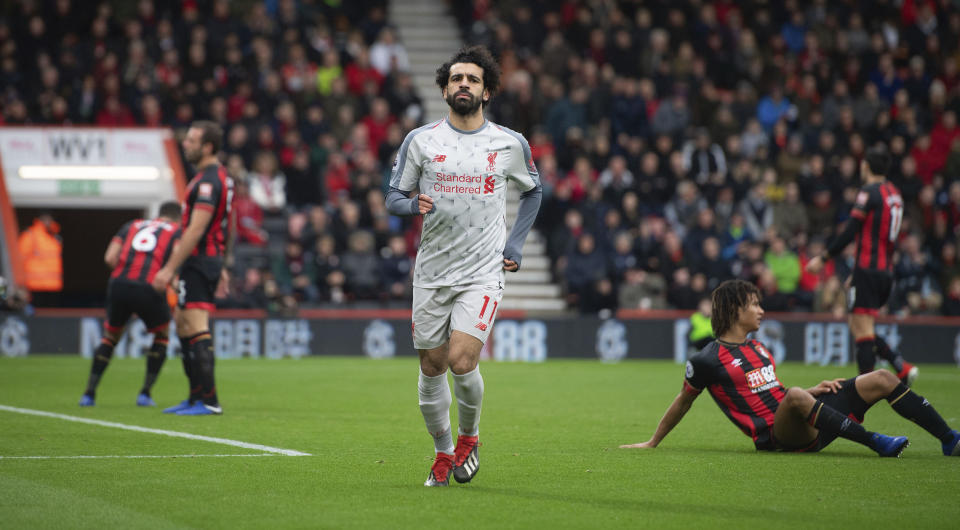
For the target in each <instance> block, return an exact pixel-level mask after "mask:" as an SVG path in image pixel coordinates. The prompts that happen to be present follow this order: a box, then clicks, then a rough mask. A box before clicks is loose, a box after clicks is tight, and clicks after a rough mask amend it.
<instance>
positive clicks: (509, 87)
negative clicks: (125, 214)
mask: <svg viewBox="0 0 960 530" xmlns="http://www.w3.org/2000/svg"><path fill="white" fill-rule="evenodd" d="M88 4H89V5H88ZM448 4H449V7H450V9H451V10H452V12H453V13H454V14H455V16H456V18H457V20H458V22H459V25H460V27H461V31H462V35H463V38H464V40H465V41H466V42H469V43H480V44H485V45H487V46H488V47H490V49H491V50H492V51H493V52H494V54H495V55H496V56H497V57H498V58H499V60H500V63H501V65H502V68H503V83H502V84H503V90H502V92H501V93H500V94H499V95H497V96H496V97H495V98H494V99H493V102H492V104H491V105H490V108H489V110H488V116H489V118H490V119H492V120H493V121H495V122H497V123H500V124H503V125H505V126H507V127H510V128H512V129H514V130H517V131H519V132H521V133H522V134H524V135H525V136H526V138H527V139H528V140H529V142H530V145H531V148H532V151H533V155H534V158H535V160H536V163H537V166H538V168H539V171H540V175H541V179H542V182H543V185H544V201H543V205H542V207H541V211H540V215H539V217H538V220H537V225H536V226H537V228H538V230H539V231H540V233H541V234H543V236H544V238H545V240H546V241H547V251H548V254H549V257H550V258H551V262H552V264H553V274H554V279H555V281H556V282H557V283H559V284H561V285H562V287H563V293H564V296H565V297H566V299H567V301H568V305H569V307H570V308H571V309H575V310H579V311H582V312H585V313H593V312H596V311H600V310H602V309H617V308H628V309H631V308H632V309H663V308H676V309H695V308H696V307H697V306H698V303H699V302H700V301H701V300H702V299H703V298H704V297H705V296H708V294H709V292H710V290H711V289H712V288H713V287H714V286H716V285H717V284H718V283H719V282H720V281H722V280H724V279H728V278H734V277H737V278H744V279H747V280H749V281H752V282H755V283H756V284H757V285H758V286H760V288H761V290H762V292H763V294H764V306H765V308H766V309H767V310H768V311H817V312H832V313H835V314H838V315H839V314H842V313H843V312H844V308H845V303H846V294H845V290H844V288H843V282H844V281H845V279H846V277H847V276H848V275H849V272H850V270H851V268H852V265H853V248H848V250H847V252H846V254H845V255H844V256H843V257H842V258H839V259H837V260H835V261H834V262H832V263H831V264H829V265H828V267H826V268H825V270H824V271H823V272H822V273H821V274H818V275H810V274H806V273H805V272H804V271H803V266H804V264H805V263H806V261H807V260H808V259H809V258H810V257H811V256H814V255H817V254H819V253H821V252H822V251H823V249H824V246H825V244H827V243H828V242H829V241H830V240H831V238H832V237H833V236H834V235H835V234H837V233H838V231H839V229H840V228H841V227H842V224H843V223H844V222H845V220H846V219H847V217H848V214H849V212H850V209H851V206H852V204H853V200H854V198H855V196H856V192H857V189H858V188H859V186H860V182H859V161H860V159H861V158H862V156H863V153H864V151H865V150H866V149H867V148H868V147H869V146H871V145H874V144H876V143H878V142H882V143H884V144H886V145H888V146H889V149H890V151H891V153H892V154H893V164H892V166H891V168H890V172H889V175H888V178H889V179H890V180H891V181H893V182H894V183H895V184H896V185H897V187H898V188H899V189H900V191H901V193H902V195H903V197H904V200H905V203H906V210H905V214H904V218H903V223H902V230H901V233H900V237H899V241H898V242H897V259H896V266H895V270H894V275H895V280H896V285H895V288H894V293H893V295H892V297H891V301H890V310H891V311H892V312H895V313H898V314H944V315H960V261H958V258H957V245H958V242H960V125H958V123H957V113H958V111H960V68H958V65H960V63H958V60H960V10H958V9H957V7H958V6H957V5H955V4H956V3H955V2H954V1H952V0H936V1H915V0H888V1H882V0H877V1H868V0H864V1H857V0H836V1H830V2H827V1H826V0H813V1H810V2H798V1H791V0H787V1H783V2H771V1H762V0H758V1H750V0H746V1H738V2H732V1H712V2H710V1H697V0H691V1H684V2H671V1H667V0H659V1H658V0H648V1H640V0H624V1H613V0H579V1H578V0H566V1H562V2H561V1H547V0H472V1H450V2H448ZM387 13H388V9H387V6H386V2H385V1H383V0H380V1H377V0H368V1H364V0H351V1H348V2H346V1H345V2H337V1H330V0H299V1H296V0H266V1H252V0H251V1H243V0H234V1H228V0H208V1H204V0H139V1H131V2H102V3H99V4H92V3H87V2H79V1H76V0H48V1H40V0H19V1H15V2H13V3H12V4H6V6H5V7H3V8H0V17H2V18H0V111H2V112H0V120H2V123H3V124H7V125H12V124H50V125H70V124H94V125H102V126H169V127H172V128H173V129H174V130H175V131H176V132H177V133H178V134H182V133H183V132H184V130H185V128H186V127H187V126H188V125H189V123H190V122H191V121H193V120H195V119H210V120H214V121H217V122H218V123H220V124H222V125H223V127H224V130H225V132H226V134H225V147H224V155H225V156H224V160H223V162H224V164H225V165H226V167H227V168H228V171H229V173H230V174H231V175H232V176H233V177H234V179H236V181H237V194H236V211H237V215H238V224H239V241H240V245H239V246H238V248H237V259H236V263H235V265H234V281H235V285H234V288H233V294H232V295H231V297H230V298H229V299H225V300H222V301H221V302H222V305H223V306H225V307H240V308H260V307H266V308H269V309H271V310H275V311H280V312H289V311H295V310H296V308H298V307H302V306H311V305H325V304H336V305H339V304H349V303H362V302H364V301H369V302H373V303H380V304H388V305H389V304H398V305H401V306H406V305H407V302H406V300H407V299H408V297H409V296H410V272H411V269H412V264H413V257H414V256H415V252H416V245H417V241H418V234H419V228H420V225H419V221H418V220H417V219H399V218H395V217H392V216H390V215H389V214H388V213H387V212H386V209H385V208H384V205H383V197H384V191H385V189H386V186H387V183H388V180H389V172H390V168H391V165H392V161H393V158H394V156H395V154H396V150H397V148H398V147H399V146H400V143H401V142H402V140H403V138H404V136H405V134H406V133H407V132H409V131H410V130H412V129H413V128H415V127H417V126H419V125H421V124H423V123H424V122H425V120H426V116H425V111H424V106H423V100H424V99H425V98H436V97H440V96H439V91H438V92H436V93H428V94H418V93H416V91H415V90H414V88H413V83H412V81H411V76H410V74H409V71H408V70H409V60H408V55H407V52H406V50H405V49H404V47H403V43H402V40H401V39H400V35H399V34H398V32H397V31H396V30H395V28H394V27H393V26H391V24H390V20H389V19H388V17H387ZM453 51H454V50H450V52H451V53H452V52H453ZM438 66H439V65H438ZM104 245H106V242H104ZM67 266H69V264H67Z"/></svg>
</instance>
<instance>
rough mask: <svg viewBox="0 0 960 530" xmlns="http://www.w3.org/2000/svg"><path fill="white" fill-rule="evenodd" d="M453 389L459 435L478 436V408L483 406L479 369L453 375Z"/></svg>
mask: <svg viewBox="0 0 960 530" xmlns="http://www.w3.org/2000/svg"><path fill="white" fill-rule="evenodd" d="M453 389H454V393H455V394H456V395H457V414H458V419H459V423H460V429H459V431H460V434H462V435H465V436H477V435H478V434H480V406H481V405H482V404H483V377H481V376H480V367H479V366H477V367H476V368H474V369H473V370H471V371H469V372H467V373H465V374H463V375H457V374H453Z"/></svg>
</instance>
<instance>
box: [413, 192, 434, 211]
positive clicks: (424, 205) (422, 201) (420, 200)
mask: <svg viewBox="0 0 960 530" xmlns="http://www.w3.org/2000/svg"><path fill="white" fill-rule="evenodd" d="M417 206H418V208H419V209H420V215H426V214H428V213H430V212H432V211H433V208H434V206H433V199H432V198H431V197H430V196H429V195H424V194H422V193H421V194H419V195H417Z"/></svg>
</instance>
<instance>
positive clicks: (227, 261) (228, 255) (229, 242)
mask: <svg viewBox="0 0 960 530" xmlns="http://www.w3.org/2000/svg"><path fill="white" fill-rule="evenodd" d="M228 206H229V210H230V215H229V216H228V217H227V237H226V240H225V241H224V245H223V268H222V269H220V281H219V282H218V283H217V291H216V294H215V296H216V297H217V298H225V297H226V296H227V295H228V294H230V269H232V268H233V263H234V261H233V260H234V257H233V244H234V243H235V242H236V239H237V212H236V211H234V209H233V205H232V204H231V205H228Z"/></svg>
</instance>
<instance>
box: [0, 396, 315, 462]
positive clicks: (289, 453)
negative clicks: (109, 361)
mask: <svg viewBox="0 0 960 530" xmlns="http://www.w3.org/2000/svg"><path fill="white" fill-rule="evenodd" d="M0 410H5V411H7V412H16V413H18V414H29V415H32V416H43V417H47V418H57V419H60V420H67V421H75V422H77V423H88V424H90V425H99V426H101V427H113V428H116V429H124V430H127V431H136V432H145V433H149V434H162V435H164V436H172V437H174V438H186V439H188V440H199V441H201V442H210V443H215V444H223V445H232V446H233V447H242V448H244V449H256V450H259V451H266V452H268V453H276V454H279V455H284V456H310V453H302V452H300V451H294V450H292V449H281V448H279V447H270V446H268V445H260V444H252V443H247V442H240V441H237V440H230V439H227V438H215V437H213V436H203V435H199V434H190V433H188V432H178V431H167V430H164V429H151V428H149V427H140V426H139V425H127V424H125V423H116V422H112V421H102V420H94V419H90V418H81V417H79V416H69V415H67V414H57V413H56V412H47V411H44V410H33V409H21V408H18V407H10V406H7V405H0Z"/></svg>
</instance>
